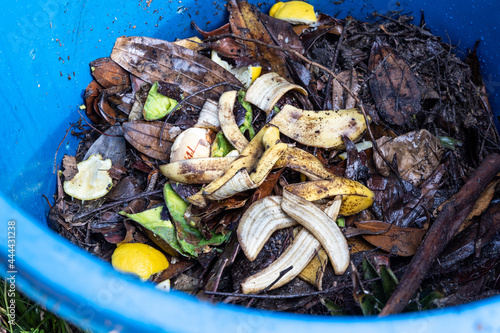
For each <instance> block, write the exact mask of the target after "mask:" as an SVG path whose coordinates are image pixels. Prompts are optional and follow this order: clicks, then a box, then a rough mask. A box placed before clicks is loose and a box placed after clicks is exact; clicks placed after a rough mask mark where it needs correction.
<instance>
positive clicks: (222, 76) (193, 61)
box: [111, 37, 242, 108]
mask: <svg viewBox="0 0 500 333" xmlns="http://www.w3.org/2000/svg"><path fill="white" fill-rule="evenodd" d="M111 58H112V59H113V60H114V61H116V62H117V63H118V64H120V66H122V67H123V68H125V69H126V70H128V71H129V72H130V73H132V74H133V75H135V76H138V77H139V78H141V79H143V80H144V81H146V82H148V83H154V82H156V81H159V82H166V83H172V84H177V85H178V86H179V87H180V88H181V90H183V91H184V92H185V93H187V94H188V95H191V94H193V93H195V92H197V91H199V90H201V89H204V88H209V87H212V86H214V85H216V84H219V83H229V84H232V85H233V86H237V87H242V84H241V82H240V81H239V80H238V79H237V78H236V77H234V75H233V74H231V73H230V72H228V71H227V70H225V69H224V68H222V67H220V66H219V65H217V64H216V63H215V62H213V61H212V60H210V59H209V58H207V57H205V56H202V55H201V54H199V53H197V52H194V51H193V50H189V49H187V48H185V47H182V46H179V45H176V44H174V43H169V42H167V41H164V40H160V39H155V38H148V37H120V38H118V39H117V40H116V43H115V46H114V48H113V52H112V53H111ZM230 89H234V87H231V86H229V85H224V86H220V87H217V88H214V89H212V90H210V91H207V92H205V93H203V94H198V95H196V96H194V97H193V98H191V99H190V100H189V101H188V102H187V104H189V105H193V106H196V107H199V108H201V107H202V106H203V104H204V102H205V100H206V98H210V99H212V100H215V101H217V100H219V97H220V94H221V93H223V92H224V91H226V90H230Z"/></svg>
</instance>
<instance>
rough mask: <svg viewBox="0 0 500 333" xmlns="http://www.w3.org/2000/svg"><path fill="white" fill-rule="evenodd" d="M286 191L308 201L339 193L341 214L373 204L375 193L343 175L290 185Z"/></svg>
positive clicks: (350, 212)
mask: <svg viewBox="0 0 500 333" xmlns="http://www.w3.org/2000/svg"><path fill="white" fill-rule="evenodd" d="M285 189H286V191H289V192H290V193H293V194H295V195H297V196H299V197H301V198H304V199H305V200H307V201H317V200H321V199H325V198H329V197H335V196H337V195H339V196H341V198H342V206H341V207H340V212H339V214H340V215H344V216H348V215H354V214H356V213H359V212H360V211H362V210H364V209H366V208H368V207H370V206H371V205H372V204H373V200H374V194H373V192H372V191H371V190H370V189H368V188H367V187H366V186H364V185H363V184H361V183H359V182H356V181H354V180H350V179H347V178H343V177H338V176H337V177H334V178H332V179H328V180H313V181H309V182H303V183H298V184H293V185H288V186H287V187H286V188H285Z"/></svg>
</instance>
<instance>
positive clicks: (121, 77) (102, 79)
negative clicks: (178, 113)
mask: <svg viewBox="0 0 500 333" xmlns="http://www.w3.org/2000/svg"><path fill="white" fill-rule="evenodd" d="M89 66H90V69H91V73H92V76H93V77H94V79H95V80H96V81H97V82H98V83H99V84H100V85H101V86H103V87H104V88H110V87H113V86H118V85H127V86H128V85H130V77H129V74H128V73H127V71H126V70H124V69H123V68H121V67H120V66H118V64H117V63H116V62H114V61H113V60H111V59H110V58H107V57H106V58H99V59H96V60H94V61H92V62H91V63H90V64H89Z"/></svg>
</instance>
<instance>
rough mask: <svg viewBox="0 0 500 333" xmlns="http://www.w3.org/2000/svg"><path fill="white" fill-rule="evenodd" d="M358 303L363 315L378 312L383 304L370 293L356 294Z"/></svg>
mask: <svg viewBox="0 0 500 333" xmlns="http://www.w3.org/2000/svg"><path fill="white" fill-rule="evenodd" d="M358 303H359V305H360V306H361V311H362V312H363V315H365V316H372V315H376V314H378V313H380V311H381V310H382V308H383V304H382V303H380V301H378V300H377V299H376V298H375V296H373V295H372V294H369V293H367V294H361V295H358Z"/></svg>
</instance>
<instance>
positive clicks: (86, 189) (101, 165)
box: [63, 154, 113, 201]
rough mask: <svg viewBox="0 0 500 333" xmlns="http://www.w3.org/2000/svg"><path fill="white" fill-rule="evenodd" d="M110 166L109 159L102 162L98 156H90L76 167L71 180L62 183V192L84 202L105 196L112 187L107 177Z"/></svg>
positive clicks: (110, 180) (111, 182)
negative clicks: (76, 171)
mask: <svg viewBox="0 0 500 333" xmlns="http://www.w3.org/2000/svg"><path fill="white" fill-rule="evenodd" d="M111 166H112V163H111V160H110V159H106V160H103V158H102V156H101V155H99V154H94V155H90V157H89V158H88V159H86V160H85V161H82V162H80V163H78V164H77V165H76V167H77V169H78V173H77V174H76V175H75V176H74V177H73V179H71V180H67V181H65V182H64V185H63V188H64V192H66V193H67V194H68V195H70V196H71V197H73V198H76V199H79V200H85V201H89V200H95V199H99V198H101V197H103V196H105V195H106V194H107V193H108V192H109V190H111V187H112V186H113V180H112V179H111V177H110V176H109V175H108V170H109V169H111Z"/></svg>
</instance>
